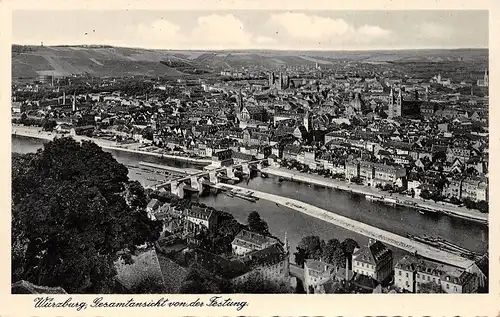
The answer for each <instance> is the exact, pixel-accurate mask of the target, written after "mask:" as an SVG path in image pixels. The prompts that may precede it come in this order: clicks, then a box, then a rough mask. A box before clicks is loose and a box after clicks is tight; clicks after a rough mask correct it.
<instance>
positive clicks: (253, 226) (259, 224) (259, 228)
mask: <svg viewBox="0 0 500 317" xmlns="http://www.w3.org/2000/svg"><path fill="white" fill-rule="evenodd" d="M247 224H248V229H249V230H250V231H253V232H256V233H260V234H263V235H268V234H269V227H268V225H267V222H265V221H264V220H263V219H262V218H260V215H259V213H258V212H257V211H255V210H254V211H252V212H251V213H250V214H248V218H247Z"/></svg>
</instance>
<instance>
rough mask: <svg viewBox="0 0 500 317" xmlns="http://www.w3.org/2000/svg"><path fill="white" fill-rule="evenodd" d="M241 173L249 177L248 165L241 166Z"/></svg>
mask: <svg viewBox="0 0 500 317" xmlns="http://www.w3.org/2000/svg"><path fill="white" fill-rule="evenodd" d="M241 171H242V172H243V174H246V175H250V167H249V166H248V164H241Z"/></svg>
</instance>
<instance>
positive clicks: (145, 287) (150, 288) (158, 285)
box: [132, 274, 165, 294]
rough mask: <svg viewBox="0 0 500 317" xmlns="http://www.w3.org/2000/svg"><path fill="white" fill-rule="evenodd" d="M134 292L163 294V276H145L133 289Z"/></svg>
mask: <svg viewBox="0 0 500 317" xmlns="http://www.w3.org/2000/svg"><path fill="white" fill-rule="evenodd" d="M132 291H133V292H134V294H161V293H164V292H165V289H164V286H163V284H162V281H161V278H160V279H158V277H157V276H154V275H151V274H148V275H146V276H144V277H143V278H142V279H141V280H140V281H139V282H138V283H137V284H136V285H135V286H134V289H133V290H132Z"/></svg>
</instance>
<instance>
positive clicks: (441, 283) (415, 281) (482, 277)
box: [304, 241, 488, 294]
mask: <svg viewBox="0 0 500 317" xmlns="http://www.w3.org/2000/svg"><path fill="white" fill-rule="evenodd" d="M487 261H488V255H487V254H486V255H484V256H483V257H482V258H481V259H479V260H478V261H476V262H475V263H474V264H473V265H472V267H470V268H467V269H464V268H457V267H454V266H450V265H447V264H443V263H440V262H439V261H434V260H431V259H426V258H422V257H419V256H418V255H406V256H404V257H403V258H401V259H400V260H399V261H397V262H395V263H393V254H392V251H391V250H389V249H388V248H387V247H386V246H385V245H384V244H383V243H381V242H380V241H375V242H371V241H370V243H369V244H368V245H366V246H362V247H361V248H359V249H356V250H355V251H354V254H353V255H352V258H347V259H346V262H347V263H346V265H345V268H342V267H338V266H335V265H332V264H329V263H326V262H323V261H320V260H311V259H310V260H306V262H305V264H304V286H305V289H306V290H307V291H308V293H323V294H324V293H334V292H338V291H339V290H341V289H350V291H355V292H360V293H380V292H389V293H401V292H403V293H454V294H459V293H477V292H478V291H479V290H480V289H483V290H484V289H485V288H487V279H488V269H487V264H486V263H487Z"/></svg>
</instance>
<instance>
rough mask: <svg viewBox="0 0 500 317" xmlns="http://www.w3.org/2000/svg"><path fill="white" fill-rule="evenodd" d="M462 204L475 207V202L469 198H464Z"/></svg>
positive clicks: (470, 207) (469, 207) (468, 207)
mask: <svg viewBox="0 0 500 317" xmlns="http://www.w3.org/2000/svg"><path fill="white" fill-rule="evenodd" d="M464 205H465V207H466V208H467V209H476V202H475V201H473V200H472V199H470V198H465V199H464Z"/></svg>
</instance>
